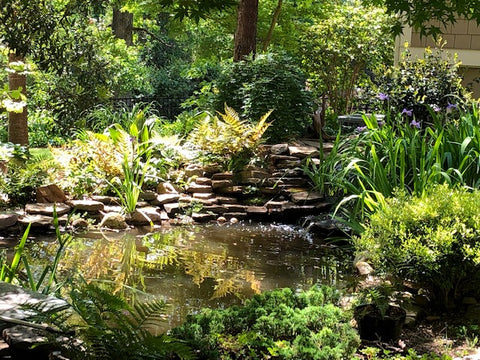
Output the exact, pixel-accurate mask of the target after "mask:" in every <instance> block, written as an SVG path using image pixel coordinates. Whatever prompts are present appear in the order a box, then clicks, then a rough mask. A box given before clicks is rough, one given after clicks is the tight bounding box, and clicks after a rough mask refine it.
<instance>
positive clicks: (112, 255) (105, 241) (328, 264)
mask: <svg viewBox="0 0 480 360" xmlns="http://www.w3.org/2000/svg"><path fill="white" fill-rule="evenodd" d="M35 249H36V250H35ZM35 249H33V250H32V253H31V254H32V258H33V257H37V258H38V256H40V255H41V256H40V257H42V256H43V259H44V260H45V259H46V260H47V261H48V258H49V257H50V256H51V253H52V251H54V249H52V247H48V246H46V247H42V246H37V247H36V248H35ZM349 269H350V261H349V256H347V255H345V254H344V253H342V252H340V251H339V250H338V249H332V248H329V247H325V246H322V245H321V244H320V243H319V242H317V241H315V240H314V239H311V238H309V236H308V235H307V234H306V233H304V232H303V231H301V230H299V229H295V228H292V227H286V226H275V225H238V224H236V225H226V226H213V225H212V226H193V227H181V228H180V227H179V228H171V229H162V230H161V231H158V232H155V233H151V234H138V233H133V232H128V233H97V234H90V235H89V236H88V237H77V238H76V239H75V240H74V242H73V243H72V244H71V245H70V246H69V248H68V250H67V252H66V254H65V258H64V261H63V262H62V268H61V274H62V275H63V276H65V277H68V276H70V274H72V272H78V273H80V274H82V275H83V277H84V278H86V279H87V280H91V281H93V280H95V281H108V282H112V283H114V284H115V291H116V292H118V293H122V292H125V289H131V288H134V289H137V290H141V291H144V292H145V293H148V294H153V295H155V296H157V297H160V298H161V299H163V300H165V301H166V302H167V303H168V304H170V305H171V306H170V307H169V316H168V321H167V322H168V324H166V327H167V328H168V327H172V326H175V325H177V324H179V323H180V322H182V321H183V319H185V316H186V314H187V313H191V312H194V311H196V310H198V309H200V308H201V307H205V306H208V307H217V308H219V307H220V308H223V307H226V306H229V305H231V304H236V303H237V304H238V303H241V301H242V300H243V299H245V298H249V297H251V296H252V295H253V294H255V293H259V292H261V291H265V290H272V289H275V288H281V287H292V288H295V289H308V288H309V287H311V286H312V285H314V284H316V283H322V284H329V285H334V286H339V285H341V284H342V283H343V282H344V281H346V276H347V275H348V273H349ZM130 293H131V292H129V294H130Z"/></svg>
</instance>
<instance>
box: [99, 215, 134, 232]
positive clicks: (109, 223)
mask: <svg viewBox="0 0 480 360" xmlns="http://www.w3.org/2000/svg"><path fill="white" fill-rule="evenodd" d="M100 227H102V228H109V229H113V230H124V229H126V228H128V225H127V222H126V219H125V216H123V215H122V214H120V213H115V212H111V213H107V214H105V215H104V216H103V219H102V221H101V222H100Z"/></svg>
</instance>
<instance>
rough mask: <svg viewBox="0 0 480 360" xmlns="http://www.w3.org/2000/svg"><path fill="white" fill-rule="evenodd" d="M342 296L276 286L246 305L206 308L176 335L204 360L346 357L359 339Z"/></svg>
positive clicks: (327, 290)
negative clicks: (297, 291)
mask: <svg viewBox="0 0 480 360" xmlns="http://www.w3.org/2000/svg"><path fill="white" fill-rule="evenodd" d="M338 300H339V293H338V292H337V291H336V290H334V289H332V288H329V287H326V286H322V287H320V288H318V287H314V288H312V289H311V290H309V291H307V292H301V293H299V294H294V293H293V291H292V290H291V289H278V290H274V291H272V292H266V293H263V294H260V295H255V296H254V297H253V298H252V299H251V300H248V301H247V302H246V303H245V306H243V307H238V306H233V307H230V308H227V309H225V310H210V309H203V310H202V312H200V313H199V314H197V315H193V316H189V317H188V319H187V321H186V322H185V323H184V324H183V325H182V326H180V327H178V328H175V329H173V330H172V334H173V336H175V337H176V338H179V339H183V340H185V341H186V343H187V344H188V345H190V346H191V347H192V348H193V349H194V350H196V351H197V353H198V357H199V358H201V359H260V358H270V357H273V358H276V359H329V360H332V359H346V358H349V357H351V356H352V355H353V354H354V352H355V350H356V347H357V346H358V345H359V338H358V335H357V334H356V332H355V330H354V329H353V328H352V327H351V326H350V324H349V317H348V316H347V314H346V313H345V312H344V311H343V310H342V309H341V308H339V307H338V306H336V304H337V303H338Z"/></svg>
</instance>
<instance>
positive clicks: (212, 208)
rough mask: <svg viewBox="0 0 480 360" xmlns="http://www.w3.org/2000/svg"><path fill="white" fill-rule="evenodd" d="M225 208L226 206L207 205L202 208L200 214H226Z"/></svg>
mask: <svg viewBox="0 0 480 360" xmlns="http://www.w3.org/2000/svg"><path fill="white" fill-rule="evenodd" d="M227 206H228V205H225V206H222V205H207V206H204V207H203V209H202V212H212V213H214V214H223V213H226V212H227V211H228V210H227Z"/></svg>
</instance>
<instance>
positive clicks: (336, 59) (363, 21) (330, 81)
mask: <svg viewBox="0 0 480 360" xmlns="http://www.w3.org/2000/svg"><path fill="white" fill-rule="evenodd" d="M392 23H393V18H392V17H390V16H388V15H386V14H385V11H384V10H383V9H381V8H374V7H363V6H359V5H358V3H354V2H353V3H348V4H344V3H343V2H340V4H338V5H335V6H333V8H332V10H331V12H330V13H329V14H328V16H327V17H326V18H325V19H324V20H322V21H319V22H318V23H315V24H314V25H312V26H311V27H310V28H308V29H307V31H306V32H305V33H304V34H303V35H302V36H301V38H300V39H299V40H300V44H299V46H300V49H301V50H300V51H301V56H302V66H303V68H304V69H305V71H306V72H307V74H308V80H309V84H310V86H311V87H312V91H313V92H314V93H315V95H316V96H317V97H318V98H322V99H323V100H322V102H323V103H324V104H328V106H330V108H331V109H332V110H333V111H334V112H335V113H336V114H337V115H339V114H345V113H350V112H352V110H353V108H352V107H353V105H354V101H353V100H354V97H355V95H356V94H355V92H356V89H357V87H358V86H360V85H362V84H364V83H365V82H368V81H369V78H368V77H367V74H366V71H365V69H368V70H369V71H375V70H376V69H377V68H378V67H380V65H381V64H389V63H392V61H393V57H392V54H393V46H394V42H393V36H391V35H389V34H391V28H392Z"/></svg>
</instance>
